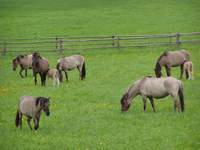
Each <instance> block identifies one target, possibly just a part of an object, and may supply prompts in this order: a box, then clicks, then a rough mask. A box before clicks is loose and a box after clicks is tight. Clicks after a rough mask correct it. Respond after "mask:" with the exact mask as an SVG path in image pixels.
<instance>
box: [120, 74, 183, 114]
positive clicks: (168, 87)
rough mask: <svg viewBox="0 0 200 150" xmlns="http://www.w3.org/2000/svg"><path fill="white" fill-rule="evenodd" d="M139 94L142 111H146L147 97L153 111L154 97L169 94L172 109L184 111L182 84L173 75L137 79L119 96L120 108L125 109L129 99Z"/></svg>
mask: <svg viewBox="0 0 200 150" xmlns="http://www.w3.org/2000/svg"><path fill="white" fill-rule="evenodd" d="M137 95H140V96H141V97H142V99H143V103H144V111H146V101H147V98H149V100H150V102H151V105H152V108H153V111H154V112H155V111H156V110H155V106H154V99H153V98H157V99H160V98H164V97H166V96H168V95H170V96H171V97H172V98H173V100H174V111H176V109H177V108H178V111H180V110H181V111H182V112H183V111H184V96H183V85H182V82H181V81H180V80H177V79H176V78H173V77H166V78H155V77H145V78H143V79H140V80H137V81H136V82H134V84H133V85H131V86H130V87H129V88H128V90H127V91H126V92H125V94H124V95H123V96H122V98H121V110H122V111H127V110H128V109H129V107H130V105H131V101H132V100H133V99H134V98H135V97H136V96H137Z"/></svg>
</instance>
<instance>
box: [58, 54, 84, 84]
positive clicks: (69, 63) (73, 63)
mask: <svg viewBox="0 0 200 150" xmlns="http://www.w3.org/2000/svg"><path fill="white" fill-rule="evenodd" d="M57 62H58V63H57V66H56V68H57V69H58V71H59V74H60V81H63V76H62V71H64V72H65V77H66V81H68V76H67V71H70V70H73V69H74V68H77V69H78V71H79V74H80V80H83V79H85V77H86V69H85V58H84V57H83V56H81V55H72V56H68V57H63V58H60V59H59V60H58V61H57Z"/></svg>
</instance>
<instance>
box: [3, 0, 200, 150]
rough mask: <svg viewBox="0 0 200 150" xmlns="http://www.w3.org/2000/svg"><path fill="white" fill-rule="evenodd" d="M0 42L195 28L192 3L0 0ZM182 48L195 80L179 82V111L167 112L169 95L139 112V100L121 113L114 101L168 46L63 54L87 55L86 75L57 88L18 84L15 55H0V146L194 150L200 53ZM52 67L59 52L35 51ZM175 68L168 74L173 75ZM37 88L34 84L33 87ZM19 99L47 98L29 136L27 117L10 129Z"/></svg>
mask: <svg viewBox="0 0 200 150" xmlns="http://www.w3.org/2000/svg"><path fill="white" fill-rule="evenodd" d="M0 3H1V5H0V7H1V9H0V16H1V22H0V33H1V35H0V37H1V38H12V37H44V36H56V35H59V36H62V35H108V34H113V33H119V34H146V33H171V32H193V31H200V19H199V12H200V11H199V5H200V2H199V1H197V0H190V1H188V0H183V1H179V0H177V1H174V0H170V1H162V0H160V1H156V0H152V1H151V2H148V3H147V2H145V1H138V0H134V1H132V0H128V1H126V3H125V2H123V1H120V0H117V1H114V0H112V1H106V0H103V1H92V0H87V1H80V0H75V1H74V0H67V1H64V0H59V1H48V0H44V1H39V0H35V1H32V2H30V1H25V0H18V1H16V0H0ZM180 48H185V49H188V50H189V52H190V53H191V55H192V61H193V63H194V80H192V81H188V80H185V79H183V80H182V81H183V82H184V93H185V112H184V113H183V114H179V113H174V112H173V101H172V99H171V97H167V98H165V99H163V100H159V101H155V107H156V110H157V112H156V113H153V111H152V109H151V106H150V103H149V101H148V103H147V112H146V113H144V112H143V104H142V100H141V97H139V96H138V97H137V98H136V99H135V101H134V103H132V105H131V107H130V109H129V111H128V112H126V113H121V111H120V98H121V96H122V95H123V93H124V91H125V90H126V89H127V88H128V86H129V85H130V84H132V82H133V81H135V80H137V79H139V78H141V77H142V76H145V75H152V76H154V70H153V69H154V65H155V62H156V59H157V58H158V56H159V55H160V54H161V53H162V52H163V50H166V49H174V50H175V49H177V48H176V47H151V48H140V49H139V48H129V49H119V50H117V49H105V50H90V51H89V50H86V51H83V50H79V51H65V52H64V54H65V55H66V56H67V55H71V54H81V55H83V56H84V57H85V58H86V70H87V75H86V79H85V80H84V81H80V80H79V75H78V71H77V70H74V71H71V72H69V74H68V77H69V82H68V83H66V82H64V83H62V84H61V85H60V86H59V87H54V86H52V81H51V80H48V81H47V84H46V87H42V86H41V85H40V84H38V85H37V86H35V85H34V79H33V76H32V72H31V71H28V77H27V78H24V79H22V78H21V77H20V76H19V74H18V71H19V68H18V70H17V71H16V72H14V71H13V70H12V64H11V62H12V59H13V58H14V57H15V56H16V55H17V54H18V53H9V54H7V55H6V56H0V148H1V149H20V150H21V149H80V150H86V149H88V150H93V149H103V150H104V149H109V150H110V149H119V150H121V149H174V150H175V149H176V150H177V149H186V150H190V149H191V150H193V149H195V150H197V149H199V148H200V142H199V141H200V131H199V125H200V120H199V116H200V111H199V106H200V101H199V99H200V94H199V85H200V69H199V68H200V63H199V58H200V51H199V45H190V44H188V45H181V47H180ZM41 55H42V56H44V57H46V58H47V59H48V60H49V62H50V66H51V67H55V66H56V62H57V59H58V58H59V57H60V55H59V54H57V53H41ZM179 73H180V69H179V68H173V69H172V75H173V76H174V77H179ZM39 83H40V82H39ZM21 95H32V96H46V97H48V96H50V97H51V107H50V112H51V115H50V117H48V118H47V117H46V116H45V115H44V114H42V116H41V121H40V128H39V130H37V131H31V130H30V129H29V128H28V126H27V124H26V119H25V118H24V119H23V124H22V130H20V129H17V128H16V127H15V125H14V120H15V115H16V108H17V104H18V100H19V97H20V96H21Z"/></svg>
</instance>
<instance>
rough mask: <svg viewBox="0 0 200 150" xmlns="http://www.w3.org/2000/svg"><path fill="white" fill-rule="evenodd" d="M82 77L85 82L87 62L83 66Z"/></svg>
mask: <svg viewBox="0 0 200 150" xmlns="http://www.w3.org/2000/svg"><path fill="white" fill-rule="evenodd" d="M81 71H82V77H81V79H82V80H83V79H85V77H86V69H85V62H84V63H83V66H82V70H81Z"/></svg>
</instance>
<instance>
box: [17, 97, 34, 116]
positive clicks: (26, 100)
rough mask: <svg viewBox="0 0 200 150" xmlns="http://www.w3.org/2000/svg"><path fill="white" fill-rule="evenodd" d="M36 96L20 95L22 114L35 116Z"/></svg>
mask: <svg viewBox="0 0 200 150" xmlns="http://www.w3.org/2000/svg"><path fill="white" fill-rule="evenodd" d="M35 109H36V107H35V98H34V97H32V96H22V97H20V102H19V110H20V111H21V113H22V114H24V115H26V116H31V117H32V116H33V112H34V111H35Z"/></svg>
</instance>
